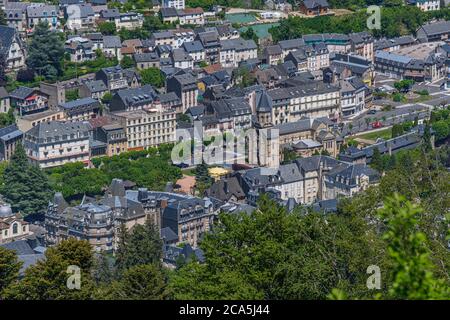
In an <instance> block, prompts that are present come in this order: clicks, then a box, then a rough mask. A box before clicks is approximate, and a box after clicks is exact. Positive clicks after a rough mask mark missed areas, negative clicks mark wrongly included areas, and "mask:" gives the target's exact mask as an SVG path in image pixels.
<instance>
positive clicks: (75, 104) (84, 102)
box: [61, 97, 100, 109]
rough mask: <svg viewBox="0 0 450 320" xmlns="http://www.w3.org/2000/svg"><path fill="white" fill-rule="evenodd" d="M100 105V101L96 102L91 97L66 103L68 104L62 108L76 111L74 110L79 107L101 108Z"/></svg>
mask: <svg viewBox="0 0 450 320" xmlns="http://www.w3.org/2000/svg"><path fill="white" fill-rule="evenodd" d="M99 105H100V104H99V102H98V100H95V99H93V98H91V97H87V98H82V99H77V100H73V101H69V102H66V103H64V104H62V105H61V107H62V108H63V109H74V108H79V107H83V106H99Z"/></svg>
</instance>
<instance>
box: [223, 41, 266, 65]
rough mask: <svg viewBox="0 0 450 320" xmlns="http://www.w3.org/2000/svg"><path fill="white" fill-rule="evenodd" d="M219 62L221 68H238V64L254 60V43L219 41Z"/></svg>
mask: <svg viewBox="0 0 450 320" xmlns="http://www.w3.org/2000/svg"><path fill="white" fill-rule="evenodd" d="M219 52H220V53H219V61H220V64H221V65H222V67H224V68H228V67H234V68H237V67H238V66H239V62H241V61H246V60H249V59H256V58H257V55H258V47H257V46H256V43H255V41H253V40H245V39H240V38H239V39H230V40H221V41H220V49H219Z"/></svg>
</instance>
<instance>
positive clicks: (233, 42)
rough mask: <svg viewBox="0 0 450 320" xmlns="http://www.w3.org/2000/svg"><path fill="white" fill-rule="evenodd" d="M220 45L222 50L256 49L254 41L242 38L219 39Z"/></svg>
mask: <svg viewBox="0 0 450 320" xmlns="http://www.w3.org/2000/svg"><path fill="white" fill-rule="evenodd" d="M220 45H221V47H222V49H223V50H236V51H244V50H256V49H257V48H258V46H257V45H256V43H255V41H253V40H245V39H242V38H239V39H227V40H220Z"/></svg>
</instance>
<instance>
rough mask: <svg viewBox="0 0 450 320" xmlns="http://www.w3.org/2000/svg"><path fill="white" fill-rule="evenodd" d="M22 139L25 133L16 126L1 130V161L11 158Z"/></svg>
mask: <svg viewBox="0 0 450 320" xmlns="http://www.w3.org/2000/svg"><path fill="white" fill-rule="evenodd" d="M22 138H23V132H22V131H21V130H19V128H18V127H17V125H15V124H12V125H10V126H7V127H3V128H1V129H0V161H3V160H6V161H8V160H9V159H10V158H11V156H12V155H13V154H14V151H15V150H16V146H17V145H18V144H19V143H22Z"/></svg>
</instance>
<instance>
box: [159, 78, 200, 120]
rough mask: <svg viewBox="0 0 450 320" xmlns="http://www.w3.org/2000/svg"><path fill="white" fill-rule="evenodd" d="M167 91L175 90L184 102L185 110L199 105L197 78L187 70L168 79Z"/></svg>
mask: <svg viewBox="0 0 450 320" xmlns="http://www.w3.org/2000/svg"><path fill="white" fill-rule="evenodd" d="M167 92H174V93H175V94H176V95H177V96H178V98H180V100H181V102H182V104H183V112H184V111H186V110H187V109H188V108H190V107H193V106H196V105H197V96H198V87H197V80H196V79H195V78H194V76H193V75H192V74H191V73H189V72H187V73H182V74H175V75H174V76H173V77H171V78H169V79H167Z"/></svg>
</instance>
